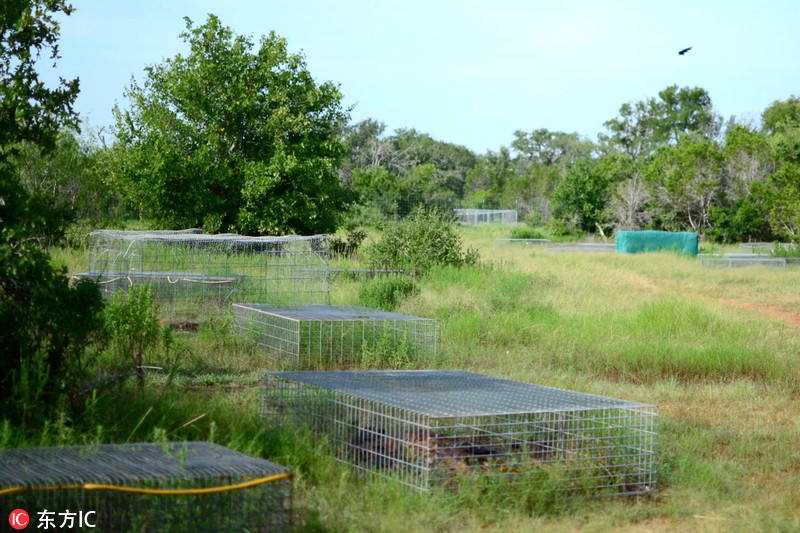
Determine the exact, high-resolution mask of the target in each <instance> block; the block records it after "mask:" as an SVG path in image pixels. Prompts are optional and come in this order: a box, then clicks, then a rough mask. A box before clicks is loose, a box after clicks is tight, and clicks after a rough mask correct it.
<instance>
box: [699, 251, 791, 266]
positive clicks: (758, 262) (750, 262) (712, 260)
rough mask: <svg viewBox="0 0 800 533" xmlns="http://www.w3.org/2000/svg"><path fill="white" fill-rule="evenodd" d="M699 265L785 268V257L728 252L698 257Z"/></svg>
mask: <svg viewBox="0 0 800 533" xmlns="http://www.w3.org/2000/svg"><path fill="white" fill-rule="evenodd" d="M700 266H701V267H705V268H742V267H748V266H766V267H774V268H786V258H783V257H774V256H771V255H759V254H730V255H723V256H703V257H700Z"/></svg>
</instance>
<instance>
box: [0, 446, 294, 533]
mask: <svg viewBox="0 0 800 533" xmlns="http://www.w3.org/2000/svg"><path fill="white" fill-rule="evenodd" d="M291 476H292V471H291V470H290V469H288V468H286V467H284V466H281V465H277V464H275V463H272V462H270V461H267V460H265V459H260V458H257V457H251V456H248V455H244V454H242V453H239V452H236V451H233V450H230V449H228V448H225V447H223V446H219V445H216V444H211V443H208V442H184V443H163V444H151V443H147V444H101V445H89V446H67V447H52V448H22V449H10V450H4V451H2V452H0V502H2V507H3V509H7V510H12V509H23V510H25V511H27V513H28V514H29V517H30V522H31V525H32V526H33V528H34V529H36V527H37V526H36V525H34V524H36V522H37V521H38V522H39V525H38V527H40V528H41V527H44V528H47V529H55V528H60V529H71V528H72V526H70V527H66V526H67V525H68V524H72V525H73V526H75V527H76V528H77V526H78V524H79V521H84V519H85V522H84V525H86V523H88V524H90V525H93V526H94V527H96V528H97V531H143V532H144V531H148V532H150V531H173V532H177V531H186V532H192V533H194V532H197V531H204V532H207V531H220V532H222V531H224V532H228V531H263V532H267V531H289V530H290V529H291V502H292V500H291V498H292V479H291ZM45 512H46V513H49V514H42V513H45ZM79 512H80V515H78V513H79ZM70 513H72V514H71V516H70ZM43 521H44V522H45V523H44V525H42V524H43Z"/></svg>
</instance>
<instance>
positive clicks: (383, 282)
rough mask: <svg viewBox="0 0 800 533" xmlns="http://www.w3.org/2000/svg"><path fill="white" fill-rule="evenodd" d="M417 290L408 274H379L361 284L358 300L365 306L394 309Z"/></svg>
mask: <svg viewBox="0 0 800 533" xmlns="http://www.w3.org/2000/svg"><path fill="white" fill-rule="evenodd" d="M416 292H417V286H416V285H415V284H414V280H412V279H411V278H410V277H408V276H379V277H377V278H374V279H371V280H369V281H368V282H366V283H364V284H363V285H361V287H360V288H359V289H358V301H359V303H361V305H363V306H365V307H371V308H374V309H383V310H384V311H394V310H395V309H397V308H398V307H399V306H400V304H401V303H402V302H403V299H404V298H405V297H406V296H410V295H412V294H415V293H416Z"/></svg>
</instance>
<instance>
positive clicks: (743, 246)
mask: <svg viewBox="0 0 800 533" xmlns="http://www.w3.org/2000/svg"><path fill="white" fill-rule="evenodd" d="M796 247H797V245H796V244H794V243H790V242H740V243H739V251H740V252H749V253H761V254H772V253H774V252H776V251H778V250H791V249H793V248H796Z"/></svg>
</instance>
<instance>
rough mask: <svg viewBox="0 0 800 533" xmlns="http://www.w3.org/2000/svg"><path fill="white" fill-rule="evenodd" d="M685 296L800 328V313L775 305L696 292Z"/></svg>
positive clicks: (687, 293)
mask: <svg viewBox="0 0 800 533" xmlns="http://www.w3.org/2000/svg"><path fill="white" fill-rule="evenodd" d="M683 294H685V295H687V296H694V297H698V298H707V299H709V300H716V301H718V302H719V303H721V304H725V305H730V306H731V307H737V308H739V309H747V310H748V311H755V312H757V313H760V314H762V315H766V316H768V317H772V318H779V319H781V320H785V321H786V322H789V323H790V324H794V325H795V326H800V313H795V312H794V311H786V310H784V309H779V308H777V307H775V306H773V305H760V304H754V303H750V302H742V301H741V300H731V299H729V298H716V297H713V296H706V295H704V294H697V293H694V292H684V293H683Z"/></svg>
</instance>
